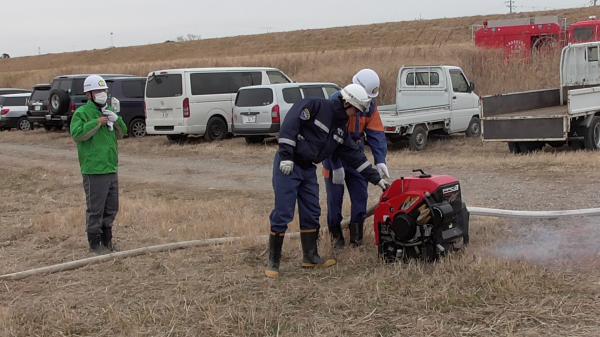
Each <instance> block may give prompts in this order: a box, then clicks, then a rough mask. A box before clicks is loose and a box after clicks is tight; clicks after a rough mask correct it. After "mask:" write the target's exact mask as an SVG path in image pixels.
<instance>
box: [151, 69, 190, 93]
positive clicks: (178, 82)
mask: <svg viewBox="0 0 600 337" xmlns="http://www.w3.org/2000/svg"><path fill="white" fill-rule="evenodd" d="M182 87H183V86H182V79H181V74H160V75H154V76H150V77H148V81H147V83H146V96H147V97H149V98H159V97H177V96H181V95H183V89H182Z"/></svg>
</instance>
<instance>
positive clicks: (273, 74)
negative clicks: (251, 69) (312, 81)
mask: <svg viewBox="0 0 600 337" xmlns="http://www.w3.org/2000/svg"><path fill="white" fill-rule="evenodd" d="M267 76H269V82H271V84H279V83H290V80H289V79H288V78H287V77H285V76H284V75H283V74H282V73H281V72H279V71H274V70H271V71H267Z"/></svg>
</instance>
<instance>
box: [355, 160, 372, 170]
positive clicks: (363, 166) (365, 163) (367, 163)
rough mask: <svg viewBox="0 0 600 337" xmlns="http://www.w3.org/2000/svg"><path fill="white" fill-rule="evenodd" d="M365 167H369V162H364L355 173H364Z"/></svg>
mask: <svg viewBox="0 0 600 337" xmlns="http://www.w3.org/2000/svg"><path fill="white" fill-rule="evenodd" d="M367 167H371V163H370V162H369V161H366V162H364V163H363V164H362V165H360V166H359V167H358V168H357V169H356V171H358V173H360V172H362V171H364V170H366V169H367Z"/></svg>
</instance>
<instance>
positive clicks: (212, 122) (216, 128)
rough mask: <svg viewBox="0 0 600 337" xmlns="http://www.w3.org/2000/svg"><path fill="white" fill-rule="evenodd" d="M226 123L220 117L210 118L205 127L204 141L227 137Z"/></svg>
mask: <svg viewBox="0 0 600 337" xmlns="http://www.w3.org/2000/svg"><path fill="white" fill-rule="evenodd" d="M227 132H228V131H227V123H226V122H225V120H223V118H221V117H211V118H210V119H209V120H208V124H207V125H206V132H205V133H204V139H206V140H207V141H209V142H212V141H214V140H222V139H225V137H227Z"/></svg>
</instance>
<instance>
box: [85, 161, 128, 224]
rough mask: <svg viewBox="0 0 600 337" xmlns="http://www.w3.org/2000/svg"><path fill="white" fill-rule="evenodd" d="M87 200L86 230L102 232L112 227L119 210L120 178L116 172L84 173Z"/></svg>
mask: <svg viewBox="0 0 600 337" xmlns="http://www.w3.org/2000/svg"><path fill="white" fill-rule="evenodd" d="M83 189H84V190H85V201H86V207H87V209H86V213H85V214H86V232H88V233H89V234H102V232H103V228H110V227H112V224H113V221H114V220H115V217H116V216H117V213H118V211H119V180H118V177H117V174H116V173H113V174H90V175H83Z"/></svg>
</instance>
